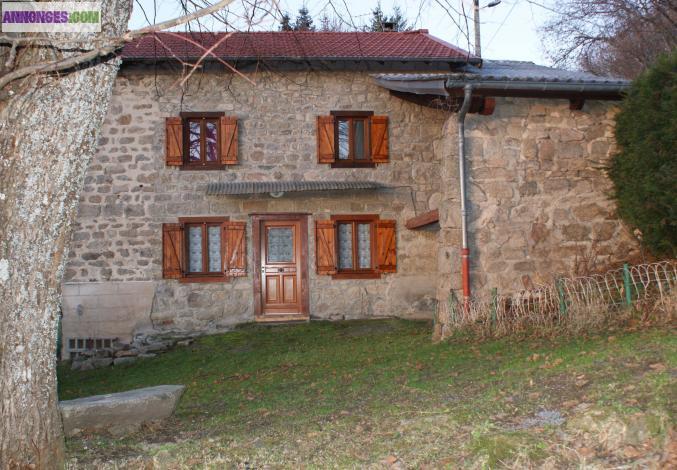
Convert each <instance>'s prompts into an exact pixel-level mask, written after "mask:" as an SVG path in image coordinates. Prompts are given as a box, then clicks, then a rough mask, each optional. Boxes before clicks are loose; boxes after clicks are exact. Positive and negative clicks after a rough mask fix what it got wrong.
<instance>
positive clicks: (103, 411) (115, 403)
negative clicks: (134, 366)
mask: <svg viewBox="0 0 677 470" xmlns="http://www.w3.org/2000/svg"><path fill="white" fill-rule="evenodd" d="M185 388H186V387H185V385H160V386H157V387H147V388H139V389H137V390H130V391H127V392H122V393H109V394H106V395H95V396H91V397H85V398H78V399H75V400H66V401H62V402H60V403H59V408H60V410H61V416H62V418H63V427H64V432H65V433H66V435H67V436H75V435H77V434H79V433H81V432H99V433H100V432H103V433H110V434H112V435H123V434H127V433H130V432H133V431H135V430H137V429H138V428H139V427H140V426H141V425H142V424H143V423H147V422H152V421H161V420H164V419H166V418H168V417H169V416H171V415H172V413H174V410H175V409H176V405H177V404H178V402H179V399H180V398H181V395H182V394H183V391H184V390H185Z"/></svg>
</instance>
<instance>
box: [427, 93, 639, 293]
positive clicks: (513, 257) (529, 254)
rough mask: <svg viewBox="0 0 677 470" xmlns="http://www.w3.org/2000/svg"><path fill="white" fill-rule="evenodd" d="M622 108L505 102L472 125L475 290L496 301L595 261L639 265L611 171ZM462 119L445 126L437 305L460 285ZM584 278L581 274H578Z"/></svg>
mask: <svg viewBox="0 0 677 470" xmlns="http://www.w3.org/2000/svg"><path fill="white" fill-rule="evenodd" d="M615 112H616V108H615V107H614V105H613V104H610V103H606V102H599V101H589V102H586V104H585V106H584V108H583V110H581V111H572V110H569V103H568V101H566V100H535V99H517V98H515V99H507V98H506V99H498V100H497V104H496V111H495V113H494V114H493V115H491V116H480V115H468V117H467V119H466V139H467V141H466V142H467V162H468V163H467V167H468V177H469V185H468V186H469V191H468V198H469V231H470V235H469V240H470V249H471V256H472V258H471V273H472V287H473V291H474V292H473V293H474V294H475V295H479V296H482V295H488V293H489V290H490V288H492V287H496V288H498V289H499V290H500V291H501V292H503V293H510V292H515V291H517V290H520V289H523V288H524V285H523V279H522V278H523V276H525V275H527V276H529V278H530V280H531V282H533V283H534V284H538V283H543V282H548V281H550V280H551V279H552V278H553V277H554V276H555V275H574V274H576V271H577V269H576V265H577V263H578V262H580V261H581V260H583V259H586V258H588V257H594V258H595V259H596V263H595V265H596V267H597V268H598V269H604V268H607V267H611V266H616V265H618V264H619V263H621V262H623V261H626V260H629V259H632V258H633V256H635V255H636V253H637V244H636V241H635V240H634V239H633V238H632V236H631V234H629V233H628V231H627V230H626V229H625V228H624V226H623V225H622V224H621V222H620V221H619V220H618V218H617V217H616V215H615V206H614V203H613V202H612V201H611V200H610V199H609V194H610V191H611V189H612V187H611V182H610V180H609V179H608V177H607V176H606V173H605V167H606V166H607V165H608V162H609V159H610V158H611V156H612V154H613V152H614V138H613V125H614V114H615ZM457 142H458V141H457V121H456V116H453V117H452V119H450V120H449V121H448V122H447V127H446V138H445V139H444V140H443V141H441V142H439V143H438V145H440V146H441V147H443V148H444V150H443V151H440V152H439V153H441V154H442V155H443V162H444V164H443V168H442V175H443V179H444V181H445V183H446V184H445V185H444V187H443V188H444V197H443V202H442V204H441V213H442V214H441V222H440V225H441V232H440V258H439V261H440V264H439V266H440V268H439V271H440V278H439V282H438V288H439V290H438V299H440V300H443V299H446V298H447V297H448V295H449V290H450V289H460V288H461V274H460V270H461V269H460V255H459V247H460V245H461V230H460V227H461V224H460V209H459V207H460V203H459V191H458V147H457ZM579 272H580V270H579Z"/></svg>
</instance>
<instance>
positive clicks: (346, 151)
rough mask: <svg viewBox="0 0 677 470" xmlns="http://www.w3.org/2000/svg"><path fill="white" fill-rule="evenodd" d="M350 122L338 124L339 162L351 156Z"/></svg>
mask: <svg viewBox="0 0 677 470" xmlns="http://www.w3.org/2000/svg"><path fill="white" fill-rule="evenodd" d="M349 131H350V127H349V123H348V121H339V122H338V157H339V160H347V159H348V158H349V156H350V137H349V135H348V134H349Z"/></svg>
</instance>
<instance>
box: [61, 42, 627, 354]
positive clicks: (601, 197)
mask: <svg viewBox="0 0 677 470" xmlns="http://www.w3.org/2000/svg"><path fill="white" fill-rule="evenodd" d="M213 46H215V47H213ZM212 47H213V49H212ZM206 49H209V50H210V51H211V52H210V53H209V54H206V56H205V57H204V60H202V61H201V63H200V67H198V68H197V69H193V68H192V67H189V65H190V64H194V63H196V62H198V61H199V60H200V57H201V56H203V55H205V50H206ZM121 55H122V61H123V62H122V67H121V70H120V73H119V76H118V78H117V80H116V83H115V87H114V91H113V98H112V102H111V105H110V109H109V112H108V117H107V119H106V121H105V123H104V126H103V129H102V131H101V134H100V137H99V140H100V143H99V149H98V152H97V154H96V155H95V156H94V158H93V161H92V164H91V166H90V167H89V170H88V172H87V176H86V179H85V181H84V189H83V191H82V195H81V200H80V208H79V215H78V221H77V226H76V227H75V230H74V233H73V237H72V242H71V250H70V259H69V263H68V266H67V270H66V272H65V281H64V286H63V293H64V294H63V295H64V297H63V314H64V318H63V336H64V348H65V352H66V353H68V352H72V351H77V350H80V349H86V348H92V347H103V346H105V345H106V344H109V343H110V342H111V341H113V340H114V339H118V340H119V341H129V340H131V338H132V336H133V335H134V334H136V333H138V332H142V331H147V332H175V333H201V332H209V331H217V330H224V329H227V328H229V327H232V326H233V325H235V324H238V323H243V322H251V321H257V322H281V321H283V322H287V321H294V320H308V319H313V318H319V319H344V318H346V319H347V318H371V317H378V316H389V315H393V316H401V317H427V318H430V317H433V316H434V315H435V312H436V308H437V305H438V303H440V302H444V301H446V299H447V298H448V297H449V293H450V291H452V290H454V291H457V292H458V295H459V296H461V295H484V294H486V293H487V292H488V291H489V289H490V288H493V287H496V288H498V289H499V290H500V291H501V292H514V291H517V290H519V289H522V288H523V282H524V279H528V280H529V282H534V283H538V282H542V281H547V280H549V279H551V277H552V276H554V275H556V274H566V273H570V272H571V270H572V268H573V266H574V264H575V263H576V260H578V259H581V257H583V256H586V253H589V252H590V251H591V250H593V251H594V253H595V254H596V256H597V257H598V259H600V260H601V261H602V262H603V263H605V264H607V265H609V264H614V263H617V262H619V261H621V260H625V259H627V258H628V257H629V256H631V255H632V253H633V252H634V251H635V250H636V243H635V242H634V240H633V238H632V236H631V235H630V234H629V233H627V231H626V230H625V229H624V227H623V226H622V224H621V223H620V221H619V220H618V219H617V218H616V216H615V214H614V212H615V211H614V205H613V203H612V202H611V201H610V200H609V197H608V196H609V191H610V189H611V186H610V182H609V180H608V179H607V177H606V174H605V166H606V164H607V162H608V160H609V158H610V156H611V155H612V154H613V152H614V139H613V122H614V113H615V112H616V105H615V101H617V100H619V99H620V98H621V95H622V92H623V91H624V90H625V89H626V88H627V86H628V83H627V82H624V81H618V80H610V79H603V78H599V77H595V76H592V75H589V74H584V73H578V72H570V71H564V70H559V69H552V68H547V67H542V66H537V65H535V64H533V63H528V62H515V61H492V60H481V59H479V58H477V57H473V56H472V55H470V54H469V53H468V52H466V51H463V50H461V49H459V48H458V47H455V46H453V45H450V44H448V43H446V42H444V41H442V40H440V39H438V38H435V37H433V36H431V35H430V34H428V32H427V31H426V30H418V31H411V32H384V33H355V32H352V33H335V32H253V33H232V34H227V33H215V34H212V33H210V34H204V33H201V34H183V35H179V36H177V35H175V34H173V35H170V34H167V33H160V34H157V35H155V36H148V37H144V38H142V39H140V40H137V41H136V42H134V43H131V44H129V45H127V46H126V47H125V48H124V50H123V51H122V54H121ZM459 156H462V157H463V158H459ZM459 164H464V165H461V166H464V168H459ZM460 174H465V175H466V176H465V177H464V178H460V177H459V175H460Z"/></svg>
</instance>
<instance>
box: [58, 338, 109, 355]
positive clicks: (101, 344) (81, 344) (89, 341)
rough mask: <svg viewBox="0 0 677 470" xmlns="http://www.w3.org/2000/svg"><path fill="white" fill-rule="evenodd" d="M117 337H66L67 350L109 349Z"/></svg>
mask: <svg viewBox="0 0 677 470" xmlns="http://www.w3.org/2000/svg"><path fill="white" fill-rule="evenodd" d="M116 339H117V338H68V350H69V351H70V352H78V351H96V350H97V349H109V348H112V347H113V344H114V343H115V340H116Z"/></svg>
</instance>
